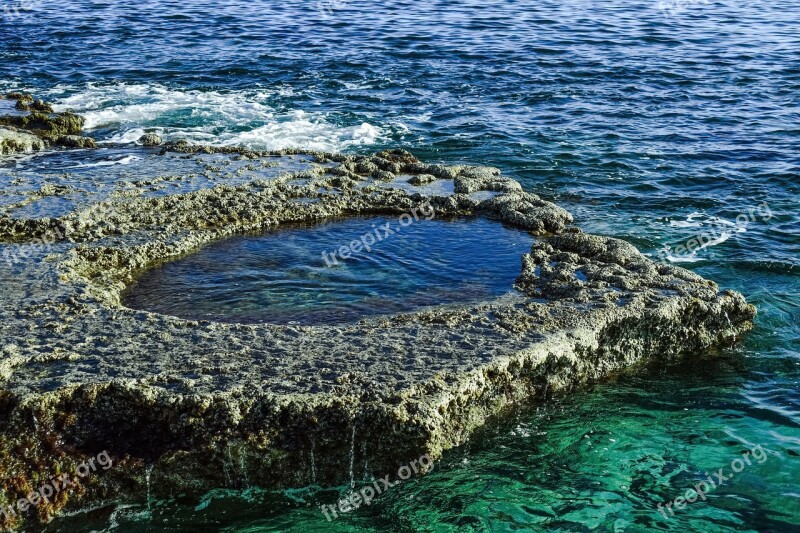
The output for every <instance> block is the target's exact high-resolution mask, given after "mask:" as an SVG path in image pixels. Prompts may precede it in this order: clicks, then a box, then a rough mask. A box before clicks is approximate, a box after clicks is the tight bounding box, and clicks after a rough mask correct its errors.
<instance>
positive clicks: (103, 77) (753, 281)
mask: <svg viewBox="0 0 800 533" xmlns="http://www.w3.org/2000/svg"><path fill="white" fill-rule="evenodd" d="M659 4H660V2H658V1H656V0H653V1H650V0H646V1H645V0H642V1H637V0H597V1H589V0H562V1H553V0H544V1H542V2H521V1H512V0H500V1H497V2H477V1H475V0H463V1H459V2H455V1H446V0H432V1H428V2H411V1H398V0H389V1H386V2H380V3H377V2H369V1H367V0H350V1H344V0H343V1H341V2H338V3H337V4H336V5H335V6H334V7H335V8H334V9H333V12H332V13H328V12H327V11H325V5H323V6H322V7H323V12H321V11H320V9H319V7H318V4H317V3H316V2H313V1H299V0H288V1H284V2H265V1H255V2H244V1H233V2H219V3H214V4H211V3H201V2H197V1H194V0H186V1H182V2H172V1H163V2H152V1H145V2H135V3H134V2H120V1H104V2H101V1H96V2H89V1H86V0H77V1H73V2H65V3H54V2H42V1H38V2H37V1H34V2H26V4H25V5H26V6H28V7H30V8H31V9H30V11H25V10H22V11H21V14H20V15H19V16H16V17H14V18H13V19H12V18H10V17H7V16H2V17H0V24H2V27H1V28H0V30H1V31H0V86H2V87H4V88H6V89H12V88H21V89H28V90H32V91H35V92H37V93H38V94H39V95H41V96H44V97H48V98H51V99H55V100H57V101H58V103H59V104H60V105H61V106H62V107H73V108H75V109H76V110H77V111H80V112H83V113H84V114H86V115H87V117H88V125H89V126H90V127H91V128H92V130H91V131H92V133H93V135H95V136H96V137H97V138H98V139H99V140H101V141H108V140H113V141H118V142H129V141H132V140H134V139H136V138H137V137H138V136H139V135H140V134H141V133H142V131H144V129H146V128H150V129H155V130H157V131H159V132H161V133H163V134H164V135H165V136H167V137H168V138H169V137H172V138H176V137H187V138H190V139H194V140H198V141H204V142H213V143H217V144H239V143H242V144H245V145H248V146H253V147H269V148H279V147H283V146H301V147H308V148H323V149H331V150H349V151H359V152H366V151H374V150H377V149H379V148H382V147H384V146H391V147H395V146H402V147H406V148H408V149H410V150H412V151H413V152H414V153H415V154H417V155H418V156H419V157H421V158H423V159H425V160H426V161H432V162H434V161H435V162H444V163H460V162H465V161H466V162H470V163H486V164H492V165H495V166H498V167H500V168H501V169H502V170H503V172H505V173H506V174H507V175H510V176H512V177H514V178H516V179H519V180H520V181H521V182H522V183H523V184H524V186H525V187H526V189H527V190H530V191H533V192H536V193H538V194H540V195H542V196H544V197H546V198H548V199H552V200H555V201H556V202H558V203H559V204H561V205H562V206H564V207H566V208H568V209H570V210H571V211H572V212H573V213H574V214H575V215H576V216H577V222H578V223H579V224H580V225H581V226H582V227H583V228H584V229H585V230H587V231H591V232H595V233H601V234H606V235H612V236H617V237H620V238H623V239H627V240H629V241H631V242H633V243H634V244H636V245H637V246H639V247H640V248H642V249H643V250H644V251H646V252H649V253H653V254H656V253H658V252H659V251H660V250H662V249H664V248H665V247H669V248H670V249H671V250H674V248H676V247H677V246H678V245H680V244H681V243H684V242H686V241H687V239H690V238H692V237H694V236H696V235H698V234H703V233H713V236H714V237H715V238H714V239H713V241H714V245H713V246H709V247H707V248H705V249H704V250H702V251H701V252H699V253H698V254H696V255H695V256H689V257H686V256H681V255H680V254H674V253H672V254H671V255H672V256H673V260H677V261H682V262H681V263H680V264H682V265H683V266H687V267H688V268H691V269H693V270H695V271H697V272H699V273H700V274H703V275H705V276H708V277H710V278H712V279H715V280H717V281H719V282H720V283H721V284H722V285H723V286H726V287H730V288H733V289H736V290H740V291H742V292H743V293H744V294H745V295H746V296H747V297H748V298H749V299H750V300H751V301H752V302H753V303H755V304H756V305H757V306H758V307H759V316H758V318H757V329H756V330H755V331H754V332H752V333H751V334H750V335H748V336H747V338H746V339H745V340H744V342H743V344H741V345H739V346H737V347H734V348H731V349H728V350H725V351H723V352H722V353H720V354H701V355H699V356H698V357H697V358H694V359H692V360H690V361H689V362H687V364H686V365H685V366H684V367H681V368H678V369H675V368H669V369H664V368H656V369H653V370H651V371H648V372H640V373H637V374H635V375H633V376H628V377H624V378H621V379H620V381H619V382H615V383H611V384H608V385H603V386H599V387H596V388H594V389H593V390H591V391H586V392H584V393H582V394H577V395H574V396H571V397H570V398H569V399H567V400H557V401H554V403H553V404H552V405H549V406H547V407H544V408H541V409H539V410H536V409H529V410H522V409H521V410H520V412H519V415H518V421H515V422H514V423H512V424H510V425H504V424H498V425H497V426H496V427H493V428H492V430H491V431H489V432H488V433H489V434H488V435H487V436H485V438H484V439H476V440H475V441H473V442H472V443H471V444H470V445H469V446H465V447H463V448H461V449H459V450H454V451H453V452H451V453H450V454H448V455H447V457H446V459H445V460H444V462H443V465H441V467H440V468H439V469H438V471H436V472H434V473H433V474H432V475H430V476H426V477H425V478H423V479H421V480H419V481H415V482H409V483H407V484H404V485H403V486H400V487H397V488H395V489H394V490H393V491H392V492H390V493H388V494H386V495H384V496H383V497H382V498H381V499H380V501H378V502H375V503H374V504H373V506H371V507H370V508H366V509H363V510H359V511H358V512H356V513H353V514H351V515H348V516H345V517H343V518H340V519H339V520H337V521H336V522H335V523H327V522H326V521H325V519H324V516H323V515H322V513H320V512H319V510H318V508H316V507H315V505H314V504H315V503H318V499H321V500H324V501H325V503H330V502H331V501H332V500H334V499H335V497H328V496H326V495H325V494H324V493H323V494H321V495H317V496H315V495H314V493H313V491H305V492H302V491H301V492H288V493H280V494H274V493H267V494H264V493H260V492H258V491H257V490H255V489H251V490H248V491H244V492H239V491H230V492H225V491H220V492H215V493H212V494H209V496H208V498H207V500H206V501H205V502H204V503H203V504H202V505H200V506H198V507H194V506H182V505H179V504H177V503H172V504H160V505H159V504H154V505H153V506H152V509H153V510H152V512H151V513H149V512H147V510H146V509H145V508H143V507H133V508H127V509H121V510H119V511H118V512H117V513H116V514H115V515H114V516H113V517H112V518H110V519H108V518H103V517H100V518H98V520H97V521H96V522H92V524H91V526H89V525H86V523H87V519H86V517H85V516H80V517H77V518H75V519H72V521H70V522H69V523H65V524H64V525H58V523H55V524H53V525H52V526H51V527H50V529H51V530H57V529H59V528H61V530H63V531H75V530H85V531H88V530H90V529H92V528H94V529H98V530H99V529H109V530H115V531H176V530H186V529H194V530H209V529H215V530H222V531H237V532H244V531H248V532H249V531H303V532H306V531H387V530H394V531H481V532H482V531H525V530H532V531H592V530H593V531H615V532H616V531H626V532H631V531H652V530H660V531H680V532H684V531H698V532H707V531H713V532H717V531H759V532H764V531H774V532H787V531H788V532H791V531H797V530H798V528H799V527H800V510H798V493H800V490H798V480H800V466H798V461H800V457H798V453H800V391H799V390H798V388H799V387H800V307H799V306H798V300H799V299H800V280H799V279H798V268H800V260H798V257H799V256H800V210H799V209H798V197H800V185H799V184H800V151H799V150H798V146H800V126H798V125H799V124H800V2H798V1H797V0H778V1H775V2H743V1H733V0H727V1H708V2H705V1H683V2H674V3H669V2H668V3H667V4H666V5H665V6H664V8H663V9H662V6H660V5H659ZM328 5H332V4H328ZM76 157H77V156H76ZM33 163H35V160H33ZM29 164H31V163H30V162H29ZM0 172H1V171H0ZM762 202H767V204H768V205H769V208H770V210H771V213H772V214H773V215H774V216H772V217H770V218H769V219H768V220H764V219H759V220H756V221H752V222H750V223H749V224H747V225H746V227H738V228H734V227H732V226H731V224H732V223H733V221H735V220H736V217H737V216H738V215H739V214H742V213H747V211H748V210H749V209H751V208H754V207H755V206H757V205H758V204H761V203H762ZM734 226H735V224H734ZM741 230H746V231H741ZM710 355H713V356H714V357H709V356H710ZM757 444H758V445H762V446H763V447H764V449H766V450H769V451H770V455H769V459H768V460H767V461H766V462H764V463H763V464H753V465H752V466H749V467H747V469H746V470H745V471H744V472H742V474H741V476H740V477H737V478H733V479H732V480H730V482H729V483H727V484H726V485H724V486H722V487H720V488H719V489H718V490H717V491H715V492H714V493H713V494H712V495H710V496H709V497H708V498H707V500H706V501H703V502H697V503H693V504H691V505H689V506H688V507H687V508H686V509H685V510H683V511H682V512H680V513H678V514H677V515H676V516H674V517H671V518H670V519H668V520H667V519H662V518H659V516H660V515H659V514H658V512H657V510H656V507H655V506H656V504H657V503H658V502H664V501H667V500H668V499H673V498H675V497H676V496H679V495H680V494H681V493H682V492H684V491H685V489H686V488H687V486H688V485H689V484H690V483H689V481H690V478H691V479H698V478H699V479H703V478H704V475H703V473H704V472H706V471H708V472H711V471H712V470H717V469H719V468H721V467H724V466H726V465H728V464H730V462H731V461H732V460H733V459H735V458H736V457H738V456H739V454H740V453H741V451H742V450H745V449H750V448H752V447H753V446H755V445H757ZM240 479H241V482H240V483H239V484H238V486H237V487H235V488H237V489H241V488H242V486H243V485H244V483H245V482H244V479H246V478H245V477H244V476H243V475H241V476H240ZM315 498H318V499H315Z"/></svg>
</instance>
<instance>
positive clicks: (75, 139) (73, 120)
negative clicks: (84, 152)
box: [0, 93, 95, 155]
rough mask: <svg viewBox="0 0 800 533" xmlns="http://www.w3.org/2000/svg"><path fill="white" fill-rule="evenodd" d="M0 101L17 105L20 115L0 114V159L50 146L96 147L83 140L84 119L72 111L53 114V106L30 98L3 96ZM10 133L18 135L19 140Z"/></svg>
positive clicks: (87, 138) (84, 138)
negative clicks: (3, 156)
mask: <svg viewBox="0 0 800 533" xmlns="http://www.w3.org/2000/svg"><path fill="white" fill-rule="evenodd" d="M0 100H11V101H15V105H14V109H15V110H16V111H19V112H17V113H13V114H3V113H2V112H0V155H8V154H14V153H20V152H33V151H40V150H44V149H45V148H47V147H48V146H62V147H65V148H94V147H95V143H94V140H93V139H91V138H90V137H83V136H81V132H82V130H83V124H84V119H83V117H81V116H78V115H75V114H73V113H71V112H69V111H66V112H64V113H54V112H53V108H52V106H51V105H50V104H48V103H47V102H43V101H42V100H34V99H33V97H32V96H31V95H29V94H23V93H9V94H7V95H5V97H3V96H0ZM9 132H12V133H13V132H16V136H13V135H12V133H9ZM23 133H24V134H25V135H24V137H23V136H22V135H23ZM34 138H35V139H37V141H36V142H34V140H33V139H34Z"/></svg>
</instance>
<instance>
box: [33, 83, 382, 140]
mask: <svg viewBox="0 0 800 533" xmlns="http://www.w3.org/2000/svg"><path fill="white" fill-rule="evenodd" d="M285 94H286V89H285V88H283V89H281V90H280V91H278V90H276V91H275V92H270V91H231V92H220V91H202V90H196V89H193V90H181V89H174V88H169V87H166V86H164V85H159V84H142V83H139V84H130V83H116V84H112V85H107V84H103V85H101V84H88V85H86V86H84V87H81V88H74V87H65V86H59V87H56V88H55V89H53V90H51V91H49V94H47V95H45V96H46V97H48V98H49V99H51V100H52V101H53V102H54V108H55V109H56V110H57V111H64V110H67V109H72V110H73V111H75V112H76V113H78V114H80V115H82V116H83V117H85V118H86V124H85V128H86V129H87V130H88V131H89V132H91V133H93V134H94V135H95V137H97V140H98V142H99V143H101V144H109V143H126V144H129V143H134V142H136V141H137V140H138V139H139V137H141V136H142V135H143V134H144V133H146V132H154V133H158V134H159V135H161V136H162V137H163V138H164V139H165V140H178V139H186V140H189V141H192V142H198V143H204V144H211V145H214V146H245V147H247V148H252V149H256V150H280V149H283V148H302V149H307V150H321V151H341V150H344V149H346V148H348V147H351V146H363V145H370V144H374V143H376V142H378V141H379V140H380V139H381V138H383V136H384V131H383V130H382V129H381V128H380V127H378V126H375V125H373V124H370V123H368V122H365V121H358V120H356V121H353V120H352V117H343V116H341V114H334V113H311V112H305V111H303V110H298V109H289V110H285V109H281V110H276V109H275V108H274V107H273V106H271V105H269V103H268V102H269V100H270V99H271V98H272V97H283V96H285ZM348 122H349V123H348Z"/></svg>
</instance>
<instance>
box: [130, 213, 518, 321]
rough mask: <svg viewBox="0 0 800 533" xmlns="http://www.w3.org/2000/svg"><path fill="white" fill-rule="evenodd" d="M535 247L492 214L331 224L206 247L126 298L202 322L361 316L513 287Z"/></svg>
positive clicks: (148, 278)
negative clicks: (490, 216)
mask: <svg viewBox="0 0 800 533" xmlns="http://www.w3.org/2000/svg"><path fill="white" fill-rule="evenodd" d="M431 215H433V212H432V211H431ZM387 224H388V226H387ZM390 232H391V233H390ZM353 242H355V245H353V246H352V247H351V243H353ZM532 244H533V237H531V236H530V235H528V233H527V232H525V231H523V230H517V229H513V228H510V227H507V226H503V225H502V224H500V223H497V222H493V221H489V220H486V219H461V220H453V221H439V220H426V217H420V219H419V220H417V221H414V219H412V218H410V217H408V218H404V219H403V221H402V222H401V221H399V219H398V218H397V217H395V218H388V217H378V218H355V219H349V220H339V221H331V222H327V223H325V224H323V225H316V226H310V227H309V226H301V227H290V228H283V229H276V230H274V231H271V232H269V233H266V234H264V235H260V236H239V237H233V238H230V239H226V240H224V241H222V242H219V243H215V244H212V245H209V246H206V247H205V248H202V249H201V250H200V251H199V252H198V253H196V254H193V255H190V256H188V257H185V258H183V259H181V260H178V261H174V262H171V263H166V264H164V265H162V266H159V267H157V268H155V269H152V270H150V271H148V272H146V273H145V274H144V275H143V276H142V277H141V278H139V280H138V281H137V282H136V283H135V284H134V285H133V286H131V287H130V288H129V289H128V291H127V292H126V295H125V297H124V299H123V303H124V304H125V305H127V306H129V307H133V308H136V309H146V310H148V311H154V312H158V313H163V314H169V315H174V316H179V317H182V318H188V319H194V320H218V321H223V322H241V323H253V322H269V323H273V324H305V325H309V324H337V323H344V322H354V321H356V320H358V319H360V318H364V317H369V316H373V315H387V314H393V313H403V312H408V311H413V310H416V309H419V308H420V307H423V306H430V305H437V304H447V303H465V302H470V301H477V300H481V299H484V298H490V297H492V296H496V295H499V294H504V293H507V292H511V291H513V284H514V280H515V279H516V278H517V276H519V273H520V270H521V268H522V254H524V253H527V252H528V251H530V248H531V245H532ZM342 247H346V250H345V251H344V255H342V252H341V248H342ZM334 254H335V255H334ZM344 257H347V258H346V259H345V258H344Z"/></svg>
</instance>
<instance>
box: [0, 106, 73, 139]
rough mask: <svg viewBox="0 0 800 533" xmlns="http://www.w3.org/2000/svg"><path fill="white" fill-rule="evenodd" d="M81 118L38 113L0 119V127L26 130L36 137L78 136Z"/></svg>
mask: <svg viewBox="0 0 800 533" xmlns="http://www.w3.org/2000/svg"><path fill="white" fill-rule="evenodd" d="M83 123H84V119H83V117H80V116H78V115H75V114H72V113H69V112H66V113H60V114H52V115H51V114H47V113H40V112H38V111H34V112H31V113H30V114H28V115H22V116H8V117H0V125H5V126H13V127H15V128H19V129H24V130H28V131H30V132H32V133H34V134H36V135H80V133H81V131H82V130H83Z"/></svg>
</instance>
